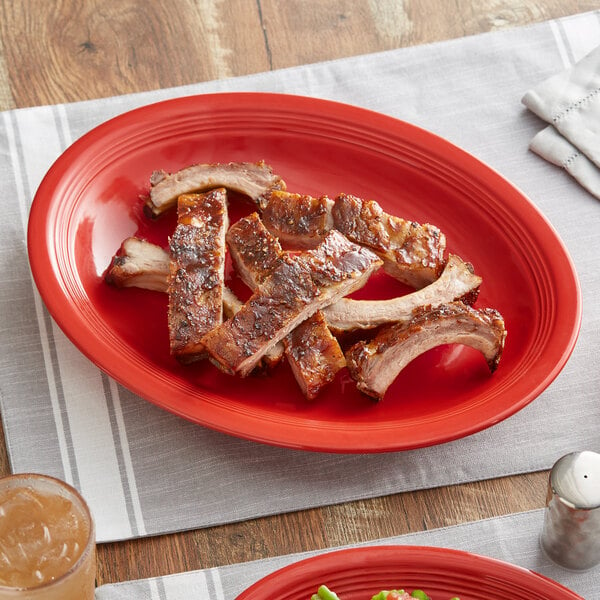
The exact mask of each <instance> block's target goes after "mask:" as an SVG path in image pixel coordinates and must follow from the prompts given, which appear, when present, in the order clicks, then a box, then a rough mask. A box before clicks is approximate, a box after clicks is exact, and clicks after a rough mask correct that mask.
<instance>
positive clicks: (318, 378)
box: [283, 310, 346, 400]
mask: <svg viewBox="0 0 600 600" xmlns="http://www.w3.org/2000/svg"><path fill="white" fill-rule="evenodd" d="M283 343H284V346H285V355H286V357H287V359H288V363H289V365H290V367H291V368H292V373H293V374H294V377H295V378H296V381H297V382H298V385H299V386H300V389H301V390H302V393H303V394H304V396H305V397H306V398H307V399H308V400H314V399H315V398H316V397H317V396H318V395H319V394H320V393H321V391H322V390H323V388H324V387H325V386H326V385H327V384H329V383H331V382H332V381H333V380H334V379H335V376H336V375H337V374H338V372H339V371H340V370H341V369H343V368H344V367H345V366H346V357H345V356H344V353H343V351H342V349H341V348H340V345H339V343H338V341H337V339H336V338H335V337H334V336H333V335H332V334H331V332H330V331H329V328H328V327H327V323H326V322H325V318H324V317H323V313H322V311H320V310H318V311H317V312H316V313H315V314H314V315H312V317H309V318H308V319H306V321H303V322H302V323H300V325H298V326H297V327H296V328H295V329H294V330H292V331H291V332H290V333H288V335H287V336H286V337H285V338H284V339H283Z"/></svg>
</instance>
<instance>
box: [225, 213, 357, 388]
mask: <svg viewBox="0 0 600 600" xmlns="http://www.w3.org/2000/svg"><path fill="white" fill-rule="evenodd" d="M227 244H228V246H229V252H230V256H231V258H232V261H233V263H234V265H235V266H236V269H237V272H238V274H239V275H240V277H241V278H242V280H243V281H244V282H245V283H246V285H247V286H248V287H250V289H252V290H255V289H256V288H258V287H259V286H260V285H261V284H262V282H263V281H264V280H265V279H266V278H267V277H268V276H269V275H270V274H271V273H272V271H273V269H275V268H276V266H277V265H278V264H279V263H280V262H281V260H282V257H283V256H284V253H283V250H282V249H281V245H280V244H279V241H278V240H277V238H275V237H274V236H273V235H271V233H270V232H269V230H268V229H267V228H266V227H265V226H264V225H263V223H262V221H261V220H260V217H259V215H258V213H253V214H251V215H249V216H247V217H244V218H242V219H240V220H239V221H238V222H237V223H235V224H234V225H232V226H231V227H230V229H229V231H228V232H227ZM283 342H284V343H283V345H284V347H285V354H286V357H287V359H288V362H289V364H290V367H291V368H292V373H293V374H294V377H295V378H296V381H297V382H298V385H299V386H300V389H301V390H302V392H303V394H304V395H305V397H306V398H307V399H309V400H313V399H314V398H316V397H317V395H318V394H319V393H320V391H321V390H322V389H323V388H324V387H325V386H326V385H327V384H329V383H331V381H333V379H334V378H335V376H336V374H337V373H338V371H339V370H340V369H341V368H343V367H344V366H345V365H346V359H345V358H344V353H343V352H342V349H341V348H340V345H339V343H338V341H337V339H336V338H335V337H334V336H333V334H332V333H331V331H330V330H329V327H328V326H327V323H326V322H325V319H324V318H323V315H322V314H321V311H317V312H316V313H315V314H314V315H313V316H312V317H310V318H308V319H307V320H306V321H304V322H303V323H301V324H300V325H298V327H296V329H294V330H293V331H292V332H290V333H289V334H288V335H287V336H286V337H285V338H284V340H283ZM280 345H281V343H279V344H277V345H276V346H274V348H273V349H275V348H278V347H280Z"/></svg>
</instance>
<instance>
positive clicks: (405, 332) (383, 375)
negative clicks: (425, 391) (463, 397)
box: [346, 302, 506, 400]
mask: <svg viewBox="0 0 600 600" xmlns="http://www.w3.org/2000/svg"><path fill="white" fill-rule="evenodd" d="M505 338H506V329H505V326H504V319H503V318H502V315H500V313H499V312H498V311H496V310H494V309H492V308H484V309H479V310H477V309H474V308H472V307H470V306H467V305H466V304H464V303H462V302H450V303H448V304H442V305H440V306H438V307H437V308H433V309H429V310H427V309H421V310H420V311H419V312H418V313H417V314H416V315H415V316H414V317H413V319H412V320H410V321H408V322H406V323H399V324H394V325H388V326H386V327H384V328H383V329H382V330H381V331H380V332H379V333H378V334H377V335H376V336H375V338H373V340H371V341H369V342H364V341H363V342H358V343H357V344H355V345H354V346H352V347H351V348H350V349H349V350H348V351H347V352H346V363H347V366H348V370H349V371H350V375H351V376H352V378H353V379H354V380H355V381H356V386H357V388H358V389H359V390H360V391H362V392H363V393H365V394H366V395H368V396H371V397H373V398H375V399H377V400H380V399H381V398H383V396H384V394H385V392H386V390H387V389H388V387H389V386H390V385H391V384H392V382H393V381H394V379H395V378H396V377H397V376H398V374H399V373H400V371H402V369H403V368H404V367H405V366H406V365H407V364H408V363H409V362H410V361H412V360H413V359H414V358H416V357H417V356H419V355H420V354H423V353H424V352H426V351H427V350H430V349H431V348H434V347H435V346H440V345H442V344H465V345H467V346H471V347H473V348H475V349H476V350H479V351H480V352H481V353H482V354H483V355H484V357H485V359H486V361H487V364H488V367H489V369H490V371H491V372H493V371H495V370H496V368H497V366H498V363H499V361H500V357H501V356H502V350H503V348H504V340H505Z"/></svg>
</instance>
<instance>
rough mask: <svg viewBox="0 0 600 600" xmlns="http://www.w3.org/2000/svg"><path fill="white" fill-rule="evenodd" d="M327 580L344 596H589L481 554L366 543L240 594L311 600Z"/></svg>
mask: <svg viewBox="0 0 600 600" xmlns="http://www.w3.org/2000/svg"><path fill="white" fill-rule="evenodd" d="M320 585H326V586H327V587H328V588H329V589H330V590H332V591H333V592H335V593H336V594H337V595H338V596H339V597H340V600H370V598H371V597H372V596H373V595H375V594H377V593H378V592H380V591H381V590H385V589H387V590H390V589H398V588H400V589H404V590H406V591H408V592H409V593H410V592H411V591H412V590H414V589H421V590H423V591H424V592H425V593H426V594H428V595H429V596H430V597H431V599H432V600H450V598H452V597H454V596H458V597H459V598H460V600H506V599H507V598H514V599H515V600H516V599H518V598H522V599H523V600H525V599H527V600H549V599H550V598H552V600H583V598H581V596H579V595H577V594H576V593H575V592H572V591H570V590H568V589H567V588H565V587H564V586H562V585H560V584H558V583H556V582H555V581H552V580H550V579H548V578H546V577H544V576H542V575H539V574H538V573H535V572H533V571H530V570H528V569H524V568H522V567H517V566H515V565H512V564H510V563H507V562H504V561H501V560H496V559H492V558H487V557H484V556H480V555H478V554H472V553H469V552H464V551H462V550H452V549H448V548H437V547H430V546H366V547H360V548H351V549H346V550H337V551H334V552H326V553H324V554H319V555H317V556H315V557H312V558H307V559H304V560H301V561H298V562H296V563H293V564H291V565H288V566H287V567H283V568H282V569H279V570H278V571H275V572H274V573H271V574H270V575H267V576H266V577H264V578H263V579H261V580H260V581H258V582H256V583H255V584H254V585H252V586H251V587H249V588H248V589H247V590H246V591H244V592H242V593H241V594H240V595H239V596H238V597H237V599H236V600H270V599H271V598H277V599H278V600H308V599H309V598H310V597H311V596H312V594H314V593H315V592H316V591H317V589H318V587H319V586H320Z"/></svg>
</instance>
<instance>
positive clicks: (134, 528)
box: [102, 373, 145, 537]
mask: <svg viewBox="0 0 600 600" xmlns="http://www.w3.org/2000/svg"><path fill="white" fill-rule="evenodd" d="M102 387H103V388H104V398H105V400H106V408H107V409H108V417H109V420H110V428H111V431H112V437H113V443H114V445H115V452H116V454H117V462H118V465H119V475H120V477H121V485H122V486H123V495H124V496H125V506H126V509H127V518H128V519H129V526H130V527H131V533H132V535H133V536H134V537H137V536H139V535H141V534H142V533H145V532H140V529H139V527H138V520H137V518H136V511H135V508H134V500H133V495H132V490H131V485H130V481H129V477H128V476H127V471H128V470H127V465H126V464H125V453H124V451H123V445H122V444H121V436H120V427H119V423H118V419H117V414H116V407H115V398H114V397H113V390H112V389H111V384H110V380H109V378H108V375H106V374H105V373H102ZM116 393H117V394H118V389H116ZM117 401H118V399H117Z"/></svg>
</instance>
